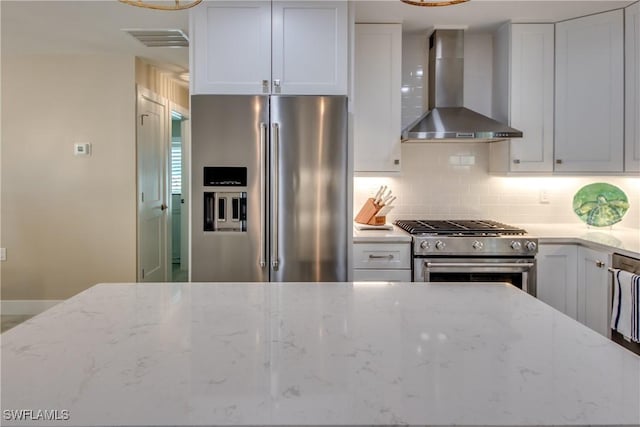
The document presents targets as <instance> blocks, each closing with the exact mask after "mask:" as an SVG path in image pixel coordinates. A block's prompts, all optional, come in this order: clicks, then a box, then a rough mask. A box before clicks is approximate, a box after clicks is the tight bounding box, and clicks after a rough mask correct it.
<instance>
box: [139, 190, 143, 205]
mask: <svg viewBox="0 0 640 427" xmlns="http://www.w3.org/2000/svg"><path fill="white" fill-rule="evenodd" d="M140 196H141V197H142V200H141V202H142V203H144V191H143V192H142V193H140Z"/></svg>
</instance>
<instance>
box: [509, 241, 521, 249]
mask: <svg viewBox="0 0 640 427" xmlns="http://www.w3.org/2000/svg"><path fill="white" fill-rule="evenodd" d="M510 246H511V249H513V250H514V251H519V250H520V249H522V243H520V242H518V241H515V240H514V241H513V242H511V245H510Z"/></svg>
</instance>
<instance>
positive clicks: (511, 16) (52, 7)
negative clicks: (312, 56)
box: [0, 0, 633, 75]
mask: <svg viewBox="0 0 640 427" xmlns="http://www.w3.org/2000/svg"><path fill="white" fill-rule="evenodd" d="M353 3H354V4H355V12H356V22H401V23H403V29H404V31H405V32H416V31H425V30H428V29H430V28H433V27H434V26H446V25H451V26H467V27H468V30H469V31H471V32H473V31H491V30H492V29H493V28H495V27H496V26H497V25H499V24H500V23H502V22H505V21H508V20H513V21H515V22H525V21H529V22H532V21H535V22H556V21H560V20H565V19H569V18H572V17H577V16H583V15H588V14H591V13H597V12H601V11H605V10H611V9H616V8H620V7H624V6H626V5H629V4H631V3H633V1H615V0H610V1H579V0H569V1H561V0H554V1H548V0H547V1H543V0H529V1H526V0H500V1H495V0H471V1H470V2H468V3H464V4H459V5H455V6H447V7H435V8H428V7H417V6H410V5H406V4H404V3H401V2H400V1H399V0H370V1H369V0H356V1H353ZM196 7H202V6H196ZM188 27H189V25H188V11H158V10H151V9H144V8H138V7H133V6H129V5H125V4H122V3H119V2H118V1H117V0H106V1H90V0H75V1H56V0H46V1H29V0H17V1H9V0H2V1H0V31H1V33H0V35H1V42H2V45H1V48H2V51H1V52H2V55H11V54H16V53H22V54H73V53H100V54H131V55H135V56H139V57H142V58H145V59H146V60H147V61H149V62H151V63H154V64H157V65H159V66H161V67H162V68H163V69H165V70H167V71H170V72H173V73H175V74H176V75H178V74H180V73H182V72H185V71H187V70H188V67H189V54H188V49H187V48H158V47H155V48H151V47H145V46H144V45H142V44H141V43H140V42H139V41H137V40H135V39H133V38H132V37H131V36H129V35H128V34H126V33H125V32H123V31H122V29H132V28H136V29H169V28H171V29H181V30H184V31H185V33H187V34H188Z"/></svg>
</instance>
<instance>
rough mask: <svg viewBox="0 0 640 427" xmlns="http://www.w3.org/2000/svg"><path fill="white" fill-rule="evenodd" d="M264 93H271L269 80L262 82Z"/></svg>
mask: <svg viewBox="0 0 640 427" xmlns="http://www.w3.org/2000/svg"><path fill="white" fill-rule="evenodd" d="M262 93H269V80H263V81H262Z"/></svg>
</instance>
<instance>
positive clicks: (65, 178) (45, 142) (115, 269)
mask: <svg viewBox="0 0 640 427" xmlns="http://www.w3.org/2000/svg"><path fill="white" fill-rule="evenodd" d="M134 67H135V59H134V57H133V56H93V55H91V56H90V55H67V56H20V57H16V56H7V55H3V57H2V157H1V159H2V171H1V173H2V212H1V229H2V243H1V245H2V247H6V248H7V261H6V262H3V263H2V288H1V290H2V299H3V300H6V299H18V300H19V299H54V300H55V299H64V298H68V297H70V296H72V295H74V294H76V293H78V292H80V291H82V290H84V289H86V288H88V287H90V286H92V285H94V284H96V283H100V282H118V281H119V282H131V281H135V277H136V276H135V264H136V252H135V249H136V237H135V236H136V231H135V227H136V196H135V194H136V193H135V191H136V169H135V99H136V98H135V68H134ZM76 142H89V143H91V144H92V155H91V156H90V157H75V156H74V155H73V145H74V143H76Z"/></svg>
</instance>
